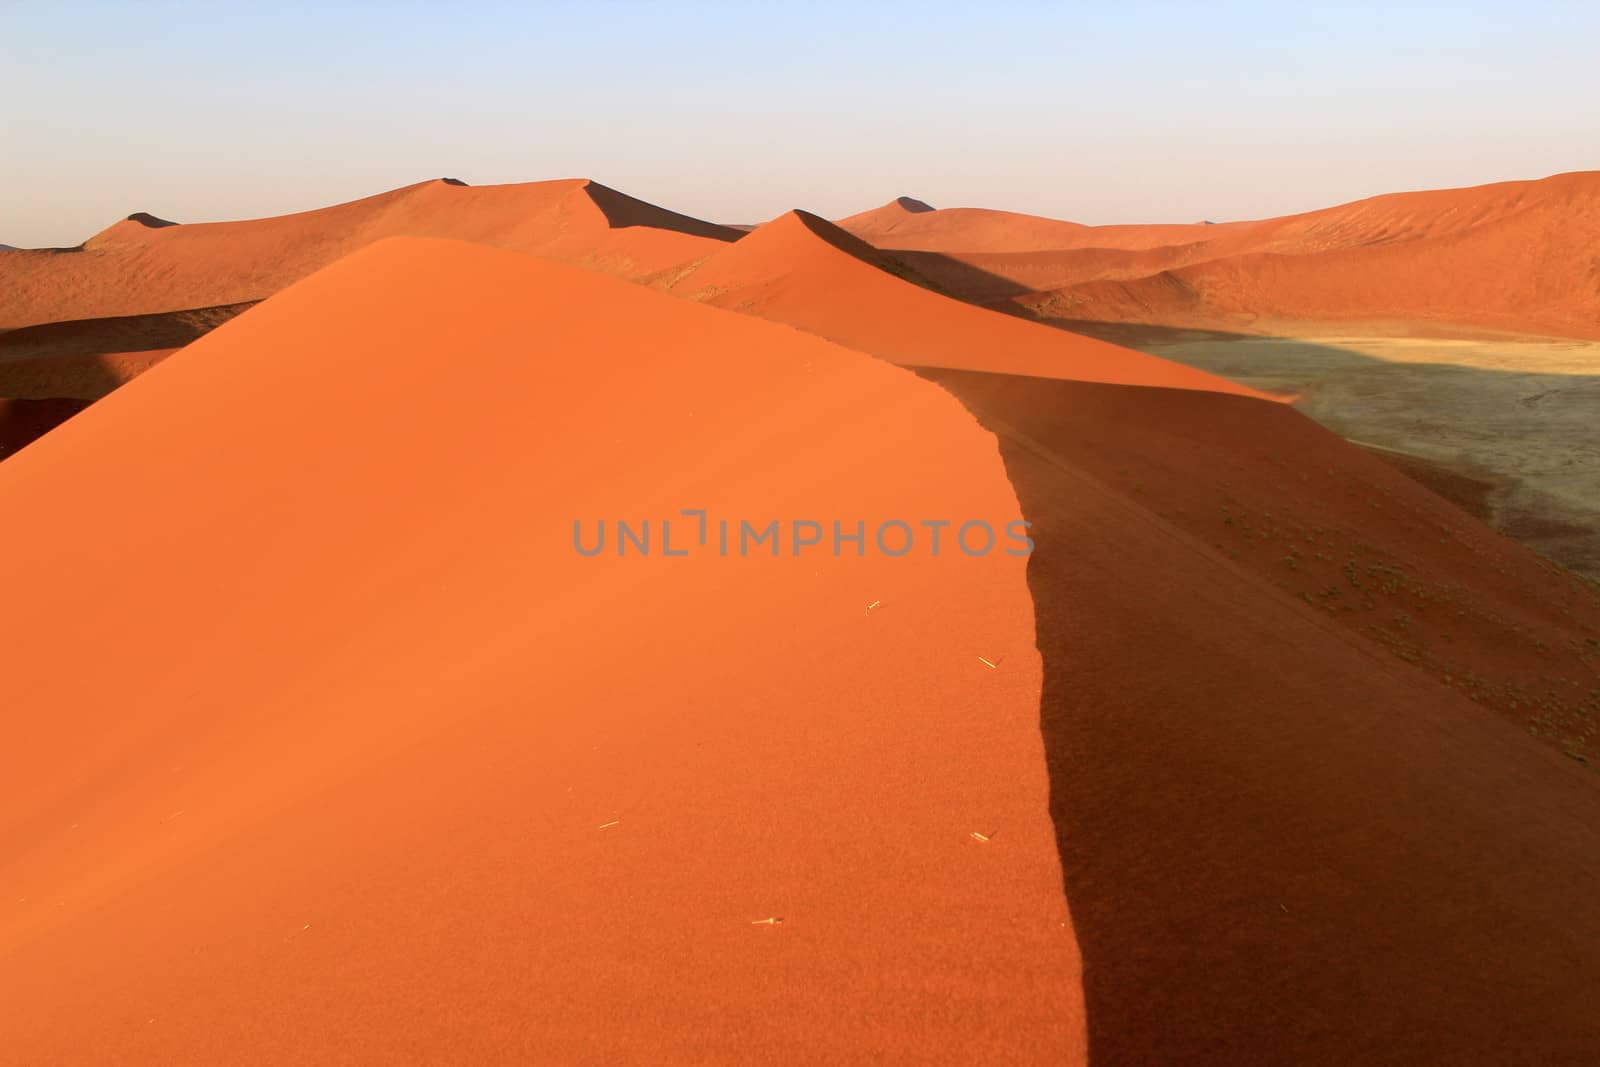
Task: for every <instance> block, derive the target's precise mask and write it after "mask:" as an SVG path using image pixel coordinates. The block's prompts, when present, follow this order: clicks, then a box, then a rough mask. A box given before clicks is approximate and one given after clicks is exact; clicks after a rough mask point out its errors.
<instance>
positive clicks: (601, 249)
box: [0, 179, 738, 329]
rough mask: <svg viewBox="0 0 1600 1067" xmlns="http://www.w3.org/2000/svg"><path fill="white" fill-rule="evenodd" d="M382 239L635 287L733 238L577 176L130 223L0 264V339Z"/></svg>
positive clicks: (208, 299) (258, 280)
mask: <svg viewBox="0 0 1600 1067" xmlns="http://www.w3.org/2000/svg"><path fill="white" fill-rule="evenodd" d="M158 223H159V225H158ZM392 236H418V237H453V238H458V239H461V240H467V241H474V242H477V243H480V244H488V245H494V246H497V247H502V248H510V249H514V250H516V251H521V252H533V253H537V254H539V255H541V256H546V257H548V258H552V259H559V260H565V261H568V262H573V263H577V264H580V265H582V266H587V267H592V268H595V269H598V270H603V271H607V272H609V273H615V274H620V275H623V276H626V277H642V276H646V275H650V274H654V273H656V272H658V271H662V270H665V269H667V268H670V267H672V266H674V265H676V264H680V263H687V262H690V261H692V260H694V259H697V258H700V257H703V256H705V255H707V254H708V253H709V252H710V251H711V250H712V249H715V248H716V247H718V246H720V245H721V244H722V243H723V242H725V241H729V240H733V239H734V238H736V237H737V236H738V232H737V231H733V230H728V229H726V228H724V227H719V226H715V225H712V224H710V223H706V222H701V221H700V220H698V219H691V218H689V217H688V216H685V215H679V214H677V213H675V212H671V211H667V210H665V209H663V208H658V207H655V206H653V205H650V204H646V203H644V202H642V201H638V200H634V199H633V198H632V197H628V196H625V195H624V194H622V193H618V192H616V191H615V190H612V189H607V188H606V187H604V186H602V185H599V184H598V183H595V182H590V181H586V180H570V181H551V182H530V183H527V184H523V185H494V186H482V187H473V186H465V185H461V184H460V183H458V182H453V181H449V180H444V179H440V180H436V181H430V182H422V183H420V184H418V185H411V186H407V187H405V188H403V189H396V190H393V191H391V192H387V193H382V194H379V195H377V196H372V197H368V198H366V199H364V200H357V201H353V202H351V203H348V204H340V205H337V206H335V207H328V208H322V209H320V210H317V211H307V212H302V213H300V214H295V215H283V216H280V217H277V218H270V219H253V220H249V221H244V222H217V223H196V224H186V225H171V224H166V223H164V222H163V220H157V219H153V217H152V216H148V215H143V214H136V215H133V216H130V217H129V218H128V219H124V220H123V221H121V222H118V223H117V224H115V225H114V226H111V227H110V228H108V229H106V230H103V231H101V232H100V233H99V234H96V235H95V236H94V237H92V238H90V239H89V240H88V241H86V242H85V243H84V244H83V245H82V246H81V247H79V248H75V249H46V250H26V251H15V252H7V253H5V255H3V256H0V329H9V328H15V327H19V326H29V325H35V324H38V323H45V322H56V321H60V320H66V319H91V318H104V317H107V316H122V315H139V314H148V313H153V312H166V311H177V310H181V309H185V308H198V307H209V306H215V305H220V304H233V303H241V302H248V301H254V300H260V299H263V298H265V297H267V296H270V295H272V294H273V293H275V292H277V291H278V290H280V289H282V288H283V287H284V286H286V285H289V284H290V283H292V282H294V281H296V280H298V279H300V278H302V277H305V276H306V275H307V274H310V273H311V272H312V271H315V270H317V269H319V268H321V267H324V266H326V265H328V264H329V263H332V262H333V261H334V260H336V259H338V258H340V257H341V256H344V255H347V254H349V253H350V252H353V251H355V250H356V249H359V248H361V247H363V246H364V245H367V244H370V243H371V242H373V241H376V240H379V239H381V238H383V237H392Z"/></svg>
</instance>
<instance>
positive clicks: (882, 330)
mask: <svg viewBox="0 0 1600 1067" xmlns="http://www.w3.org/2000/svg"><path fill="white" fill-rule="evenodd" d="M670 291H672V292H674V293H677V294H680V295H684V296H688V297H690V298H691V299H695V300H700V301H703V302H706V303H710V304H714V305H716V306H718V307H725V308H730V309H733V310H736V311H744V312H747V313H750V314H755V315H760V316H762V317H764V318H770V319H775V320H777V321H779V322H786V323H789V324H790V325H793V326H798V327H800V328H801V329H804V330H808V331H810V332H812V333H815V334H818V335H820V336H822V337H826V338H828V339H830V340H833V341H838V342H839V343H841V344H845V345H849V346H850V347H852V348H859V349H861V350H863V351H866V352H871V353H872V354H873V355H876V356H880V357H882V358H884V359H888V360H890V361H891V362H895V363H901V364H910V365H917V366H933V367H958V368H959V367H965V368H978V369H988V370H996V371H1006V372H1009V373H1015V374H1031V375H1035V376H1038V377H1048V378H1073V379H1077V380H1083V381H1102V382H1116V383H1122V384H1134V385H1172V386H1178V387H1183V388H1193V389H1211V390H1220V391H1223V392H1236V393H1246V394H1249V395H1257V394H1255V393H1254V392H1253V391H1252V390H1249V389H1246V388H1245V387H1243V386H1240V385H1236V384H1234V383H1232V382H1229V381H1227V380H1225V379H1222V378H1218V377H1215V376H1213V375H1209V374H1206V373H1204V372H1202V371H1196V370H1192V369H1190V368H1188V367H1184V366H1182V365H1181V364H1177V363H1169V362H1167V361H1166V360H1161V359H1155V358H1152V357H1150V356H1146V355H1143V354H1141V353H1138V352H1134V351H1132V350H1131V349H1126V348H1121V347H1119V346H1117V345H1112V344H1107V343H1105V342H1103V341H1096V340H1093V339H1091V338H1087V337H1078V336H1075V335H1071V334H1067V333H1063V332H1062V331H1059V330H1053V329H1049V328H1045V327H1042V326H1039V325H1037V324H1035V323H1031V322H1026V321H1023V320H1021V319H1018V318H1014V317H1011V316H1006V315H1000V314H996V313H995V312H992V311H987V310H984V309H981V308H975V307H972V306H970V305H967V304H964V303H962V302H960V301H958V300H954V299H951V298H949V297H948V296H946V295H943V294H941V293H939V292H936V291H933V290H932V289H930V288H929V287H928V282H927V280H926V279H923V278H921V277H920V276H918V275H917V274H916V272H915V271H910V270H908V269H907V268H906V267H905V265H904V264H902V263H900V262H899V261H897V260H895V259H894V258H892V257H890V256H886V255H885V254H884V253H881V252H879V251H877V250H875V249H873V248H872V247H871V246H869V245H867V244H865V243H864V242H862V241H860V240H859V239H857V238H854V237H851V236H850V235H849V234H847V233H845V232H844V231H842V230H841V229H839V228H838V227H837V226H834V225H833V224H832V223H829V222H827V221H825V220H823V219H820V218H818V217H817V216H815V215H812V214H809V213H807V212H803V211H791V212H788V213H787V214H784V215H782V216H780V217H779V218H777V219H775V220H773V221H772V222H769V223H767V224H765V225H764V226H761V227H759V228H758V229H757V230H755V231H754V232H753V233H751V234H750V235H749V236H748V237H745V238H744V239H742V240H741V241H739V243H738V244H735V245H729V246H727V247H725V248H723V249H721V250H719V251H718V252H717V253H716V254H715V255H713V256H711V257H710V258H709V259H707V260H706V261H705V262H703V263H701V264H700V265H699V266H697V267H696V268H695V269H694V270H692V271H691V272H689V273H687V274H685V275H683V276H680V277H677V278H675V279H673V280H672V282H671V285H670Z"/></svg>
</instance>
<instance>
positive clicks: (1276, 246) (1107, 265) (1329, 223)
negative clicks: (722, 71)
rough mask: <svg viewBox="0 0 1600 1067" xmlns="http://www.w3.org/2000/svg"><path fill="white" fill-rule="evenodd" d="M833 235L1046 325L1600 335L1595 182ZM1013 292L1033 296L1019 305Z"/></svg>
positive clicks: (951, 219) (943, 222)
mask: <svg viewBox="0 0 1600 1067" xmlns="http://www.w3.org/2000/svg"><path fill="white" fill-rule="evenodd" d="M892 207H893V205H890V206H889V207H886V208H879V209H877V210H876V211H873V212H867V213H865V214H863V215H858V216H853V217H852V218H850V219H845V220H843V221H842V222H841V225H842V226H843V227H844V228H846V229H847V230H850V231H851V232H853V233H855V234H857V235H858V236H861V237H863V238H865V239H866V240H868V241H870V242H871V243H873V244H874V245H877V246H879V247H881V248H885V249H890V250H900V249H906V250H910V251H909V252H908V254H907V256H906V259H907V261H908V262H909V263H911V264H912V265H913V266H915V267H916V268H917V269H918V270H920V271H922V272H923V273H925V274H926V275H927V276H929V277H930V278H933V279H934V280H936V281H938V282H940V283H941V284H943V285H945V286H946V287H947V288H950V289H951V290H952V291H954V292H955V293H956V294H957V295H960V296H963V297H964V298H967V299H974V300H984V301H993V300H997V299H1001V298H1005V297H1018V298H1019V299H1020V301H1021V303H1022V304H1023V305H1024V306H1026V307H1028V308H1030V309H1032V310H1033V311H1035V312H1036V313H1038V314H1041V315H1043V316H1045V317H1049V318H1055V319H1092V320H1100V321H1117V322H1142V323H1153V324H1160V325H1174V326H1200V327H1208V328H1225V329H1243V330H1255V331H1270V330H1292V329H1295V328H1298V327H1303V326H1304V325H1308V324H1309V325H1316V324H1322V325H1323V326H1324V327H1327V326H1345V325H1359V324H1361V323H1390V324H1393V323H1418V324H1426V325H1428V326H1429V327H1431V328H1434V329H1448V328H1450V327H1468V328H1478V329H1493V330H1504V331H1511V332H1527V333H1545V334H1554V335H1559V336H1572V337H1600V288H1597V286H1596V285H1595V278H1594V264H1593V262H1592V259H1593V256H1592V249H1593V247H1594V244H1595V242H1596V241H1597V240H1600V172H1579V173H1572V174H1560V175H1556V176H1554V177H1550V178H1545V179H1542V180H1539V181H1523V182H1501V183H1497V184H1494V185H1485V186H1478V187H1475V188H1469V189H1445V190H1431V191H1426V192H1415V193H1394V194H1389V195H1385V196H1377V197H1371V198H1369V199H1366V200H1360V201H1356V202H1354V203H1350V204H1344V205H1341V206H1339V207H1334V208H1328V209H1325V210H1320V211H1312V212H1306V213H1304V214H1300V215H1291V216H1286V217H1283V218H1274V219H1265V220H1261V221H1258V222H1242V223H1228V224H1225V225H1217V226H1211V225H1205V224H1195V225H1187V226H1095V227H1084V226H1079V225H1077V224H1075V223H1063V222H1057V221H1055V220H1050V219H1038V218H1032V217H1030V216H1020V215H1013V214H1011V213H1008V212H991V211H980V210H972V209H960V210H953V211H935V212H923V213H906V212H899V213H897V212H896V211H894V210H891V208H892ZM1023 290H1033V291H1038V292H1039V295H1023V292H1022V291H1023Z"/></svg>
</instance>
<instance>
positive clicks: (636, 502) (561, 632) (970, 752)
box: [0, 239, 1084, 1063]
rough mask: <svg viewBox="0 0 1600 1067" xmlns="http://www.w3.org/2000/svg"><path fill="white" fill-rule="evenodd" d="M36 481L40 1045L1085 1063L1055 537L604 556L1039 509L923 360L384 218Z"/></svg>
mask: <svg viewBox="0 0 1600 1067" xmlns="http://www.w3.org/2000/svg"><path fill="white" fill-rule="evenodd" d="M597 367H603V368H604V370H603V372H597V371H596V368H597ZM797 445H798V447H797ZM0 501H3V503H4V508H5V512H6V514H7V516H8V521H7V522H6V523H5V524H4V525H3V527H0V550H3V551H4V553H5V554H6V556H7V557H8V558H12V559H27V560H28V561H29V566H28V567H27V568H26V569H25V571H24V572H21V573H19V574H18V575H16V576H14V578H13V580H12V582H11V584H10V585H9V586H8V590H7V602H6V603H7V610H6V611H5V612H4V613H0V648H4V649H5V650H6V653H5V654H6V657H7V672H6V673H7V685H8V699H9V700H10V701H11V702H12V703H13V704H14V705H15V706H18V707H26V708H28V709H29V714H28V715H27V716H25V717H22V718H20V719H19V720H18V721H16V722H14V723H13V726H12V732H11V735H10V736H9V737H8V741H7V744H6V745H5V746H3V749H0V777H3V779H4V780H5V781H6V782H7V795H8V802H7V804H6V805H5V806H4V808H0V857H3V858H0V880H3V881H4V883H5V885H6V886H7V889H8V891H7V894H6V898H5V900H4V902H3V903H0V957H3V958H4V961H5V968H4V969H5V973H7V974H12V975H24V974H25V975H27V976H28V979H27V982H26V983H11V984H10V985H9V986H8V988H7V1000H8V1004H9V1005H10V1008H11V1010H10V1011H8V1012H7V1013H6V1014H5V1017H4V1021H3V1022H0V1043H3V1046H4V1047H5V1048H6V1049H7V1052H8V1055H11V1056H14V1057H16V1058H18V1059H19V1060H20V1061H23V1062H45V1061H48V1060H50V1059H52V1058H54V1059H56V1060H60V1061H75V1062H97V1061H104V1060H106V1059H108V1058H115V1059H117V1060H119V1061H121V1062H134V1063H138V1062H148V1063H173V1062H194V1061H197V1060H204V1059H209V1058H214V1055H215V1054H216V1050H218V1049H226V1050H227V1052H226V1054H225V1055H226V1058H228V1059H229V1060H231V1061H233V1062H261V1063H269V1062H270V1063H281V1062H283V1061H284V1060H285V1059H290V1060H306V1059H314V1058H317V1057H318V1056H330V1055H332V1056H339V1057H345V1056H348V1057H349V1058H358V1059H360V1058H367V1059H378V1060H390V1061H395V1060H399V1061H423V1060H440V1059H463V1060H471V1061H476V1062H485V1061H489V1060H499V1059H506V1058H510V1059H515V1060H534V1061H554V1062H572V1061H576V1060H584V1059H603V1060H610V1061H618V1060H652V1061H675V1060H676V1061H683V1060H691V1059H692V1060H705V1059H708V1058H709V1059H714V1060H723V1061H730V1062H732V1061H740V1062H748V1061H751V1060H760V1059H768V1058H773V1057H778V1058H782V1057H785V1056H787V1055H789V1054H792V1053H793V1051H794V1050H795V1049H804V1050H806V1053H807V1055H808V1056H816V1057H818V1058H821V1059H835V1060H837V1059H846V1058H853V1057H856V1056H859V1055H860V1054H861V1053H862V1051H863V1050H868V1049H872V1050H876V1051H877V1052H878V1053H880V1054H881V1055H883V1056H885V1057H887V1058H889V1059H903V1060H928V1059H948V1058H954V1059H958V1060H964V1061H967V1062H1051V1063H1082V1062H1084V1047H1083V1041H1084V1029H1083V1027H1084V1023H1083V1016H1082V1010H1081V992H1080V987H1079V965H1078V957H1077V951H1076V947H1075V942H1074V939H1073V934H1072V928H1071V920H1070V916H1069V914H1068V912H1067V909H1066V905H1065V902H1064V900H1063V898H1062V895H1061V884H1060V869H1059V862H1058V859H1057V856H1056V851H1055V846H1054V837H1053V832H1052V828H1051V823H1050V820H1049V816H1048V811H1047V800H1048V791H1049V787H1048V782H1047V781H1046V777H1045V772H1044V761H1043V754H1042V751H1041V749H1040V742H1039V736H1038V725H1037V711H1038V700H1039V685H1040V673H1039V672H1040V665H1039V660H1038V656H1037V654H1036V653H1035V651H1034V648H1033V637H1034V632H1033V614H1032V605H1031V601H1030V599H1029V596H1028V592H1027V588H1026V584H1025V575H1024V567H1025V563H1024V561H1023V560H1021V559H1017V558H1010V557H1002V556H998V555H997V556H994V557H984V558H969V557H967V556H965V555H963V554H961V553H947V554H945V555H944V556H942V557H937V558H935V557H932V556H930V555H928V554H926V553H916V554H912V555H907V556H904V557H901V558H888V557H886V556H884V555H882V554H878V553H870V554H867V555H865V556H857V555H856V554H855V553H854V552H853V551H850V550H847V551H845V552H844V553H843V554H842V555H839V556H835V555H833V554H832V553H831V552H827V551H823V552H819V553H818V554H815V555H812V554H810V553H807V554H806V555H804V556H799V557H795V556H791V555H790V554H789V553H788V552H787V550H786V551H785V552H784V553H783V554H781V555H777V556H771V555H767V554H765V553H762V552H757V553H754V554H752V555H750V556H749V557H748V558H723V557H720V556H717V555H715V554H713V553H712V552H711V551H710V549H709V548H708V549H705V550H703V551H697V552H695V553H693V554H691V555H690V556H689V557H687V558H662V557H661V556H660V555H659V552H660V550H661V548H662V544H661V542H660V541H659V540H657V541H656V542H655V545H656V549H657V553H658V554H656V555H653V556H650V557H645V558H641V557H638V556H635V555H629V556H627V557H623V558H619V557H618V556H616V555H613V554H611V553H609V552H608V553H605V554H603V555H601V556H598V557H595V558H584V557H581V556H579V555H578V554H577V553H576V552H575V551H574V546H573V541H572V537H573V533H572V529H573V522H574V520H575V519H581V520H584V521H585V522H592V521H593V520H596V519H600V518H605V519H612V520H614V519H616V518H619V517H627V518H629V519H630V520H632V519H638V518H642V517H645V516H649V517H651V518H656V517H658V516H662V515H673V516H676V515H678V509H680V508H684V507H691V508H703V509H706V510H707V511H708V513H709V516H710V518H711V519H712V521H713V522H714V521H715V520H716V519H717V518H718V517H719V516H730V517H736V518H737V517H747V518H750V519H753V520H764V519H767V518H777V519H784V520H787V519H788V518H791V517H796V518H814V519H817V520H819V521H823V522H826V521H827V520H829V519H830V518H833V517H835V516H837V517H839V518H842V519H845V520H849V519H852V518H856V517H860V518H862V519H865V520H869V521H875V520H881V519H886V518H897V519H905V520H908V521H916V520H917V519H919V518H921V517H924V516H929V517H935V518H944V517H956V516H963V515H973V516H981V517H985V518H988V519H989V520H991V521H993V522H997V523H1001V522H1005V521H1008V520H1014V519H1016V518H1017V516H1018V511H1017V502H1016V498H1015V496H1014V494H1013V493H1012V491H1011V487H1010V485H1009V483H1008V482H1007V480H1006V477H1005V474H1004V471H1003V469H1002V467H1001V463H1000V457H999V455H998V454H997V452H996V450H995V445H994V439H993V437H992V436H991V435H989V434H988V433H987V432H985V431H983V430H982V429H980V428H979V427H978V425H977V424H976V423H975V422H974V421H973V419H972V418H971V417H970V416H969V415H968V414H967V413H966V412H964V411H963V410H962V409H961V408H960V406H959V405H958V404H956V403H955V402H954V401H953V400H952V399H951V398H950V397H948V396H947V395H946V394H945V393H943V392H942V391H941V390H939V389H937V388H936V387H934V386H932V385H930V384H928V383H925V382H922V381H919V380H918V379H917V378H916V377H915V376H914V375H911V374H908V373H907V372H905V371H902V370H900V369H898V368H894V367H891V366H889V365H887V364H886V363H883V362H882V361H879V360H875V359H872V358H869V357H868V356H865V355H862V354H860V353H855V352H851V351H848V350H845V349H842V348H840V347H838V346H835V345H831V344H828V343H826V342H824V341H821V340H819V339H817V338H814V337H811V336H808V335H806V334H804V333H801V332H798V331H795V330H791V329H787V328H785V327H782V326H778V325H775V324H771V323H766V322H762V321H760V320H757V319H754V318H749V317H745V316H738V315H729V314H726V313H724V312H722V311H718V310H716V309H713V308H706V307H697V306H694V305H693V304H690V303H687V302H684V301H679V300H673V299H670V298H668V297H666V296H664V295H662V294H659V293H654V292H650V291H649V290H647V289H645V288H643V287H639V286H635V285H630V284H626V283H624V282H622V281H619V280H616V279H612V278H606V277H603V276H600V275H597V274H592V273H589V272H585V271H580V270H575V269H573V268H571V267H568V266H563V265H560V264H556V263H552V262H547V261H542V260H538V259H534V258H531V257H527V256H521V255H516V254H512V253H509V252H506V251H502V250H497V249H490V248H482V247H473V246H470V245H467V244H462V243H457V242H448V241H437V240H423V239H394V240H387V241H383V242H379V243H376V244H374V245H371V246H369V247H367V248H365V249H363V250H362V251H360V252H357V253H356V254H354V255H352V256H350V257H348V258H346V259H344V260H342V261H340V262H339V263H337V264H335V265H334V266H332V267H329V268H327V269H325V270H323V271H321V272H318V273H317V274H315V275H312V276H311V277H309V278H307V279H305V280H303V281H302V282H300V283H299V284H297V285H294V286H292V287H291V288H289V289H287V290H286V291H284V292H283V293H280V294H278V295H277V296H275V297H272V298H271V299H269V300H267V301H265V302H264V303H262V304H261V305H259V306H257V307H255V308H253V309H251V310H249V311H246V312H245V313H244V314H242V315H240V316H238V317H237V318H234V319H233V320H231V321H229V322H227V323H226V324H224V325H222V326H220V327H218V328H217V329H216V330H214V331H212V332H211V333H210V334H208V335H207V336H206V337H204V338H202V339H200V340H199V341H197V342H195V343H194V344H192V345H190V346H188V347H187V348H185V349H184V350H182V351H181V352H180V353H179V354H178V355H177V356H175V357H173V358H172V359H170V360H168V361H167V362H166V363H164V364H163V365H162V366H160V367H158V368H157V369H156V370H155V371H153V372H152V373H150V374H148V375H145V376H143V377H142V378H140V379H139V380H138V381H136V382H133V383H132V384H131V385H129V386H128V387H127V388H125V389H122V390H119V391H118V392H117V393H115V394H113V395H112V396H110V397H108V398H107V399H106V400H104V401H102V402H100V403H99V404H97V405H96V406H95V407H94V408H92V409H90V410H89V411H87V412H86V413H84V414H83V415H82V416H81V417H80V418H78V419H74V420H72V421H71V422H69V423H67V424H66V425H65V426H63V427H61V428H59V429H58V430H56V431H54V432H53V433H51V434H49V435H47V436H46V437H45V438H43V439H41V440H39V441H37V442H35V443H34V444H33V445H31V446H30V447H28V448H27V449H25V450H24V451H23V452H21V453H19V454H18V455H17V456H16V457H14V458H13V459H10V460H8V461H6V462H5V463H4V464H0ZM693 530H694V525H693V520H692V519H690V520H685V523H684V525H683V526H681V527H675V528H674V531H673V533H672V535H671V536H672V537H673V538H675V539H677V538H681V540H679V541H678V543H679V544H680V545H692V544H693V543H694V541H693ZM655 536H656V537H657V538H658V539H659V538H661V537H662V536H664V535H663V533H662V532H661V531H660V530H659V529H657V530H656V531H655ZM714 537H715V535H713V541H712V544H714V543H715V541H714ZM89 604H92V605H93V609H92V613H91V614H88V615H86V614H85V611H86V607H85V606H86V605H89ZM86 627H87V629H85V628H86ZM69 632H71V633H82V634H85V641H83V642H66V641H62V640H60V639H59V637H60V635H61V634H64V633H69ZM984 657H987V659H985V658H984ZM990 663H994V664H999V666H998V667H994V666H990V665H988V664H990ZM952 1003H959V1004H962V1005H965V1010H964V1011H962V1012H951V1011H949V1010H948V1008H949V1005H950V1004H952ZM91 1009H92V1010H91ZM904 1020H915V1021H916V1022H915V1025H909V1024H906V1023H905V1022H902V1021H904Z"/></svg>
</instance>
